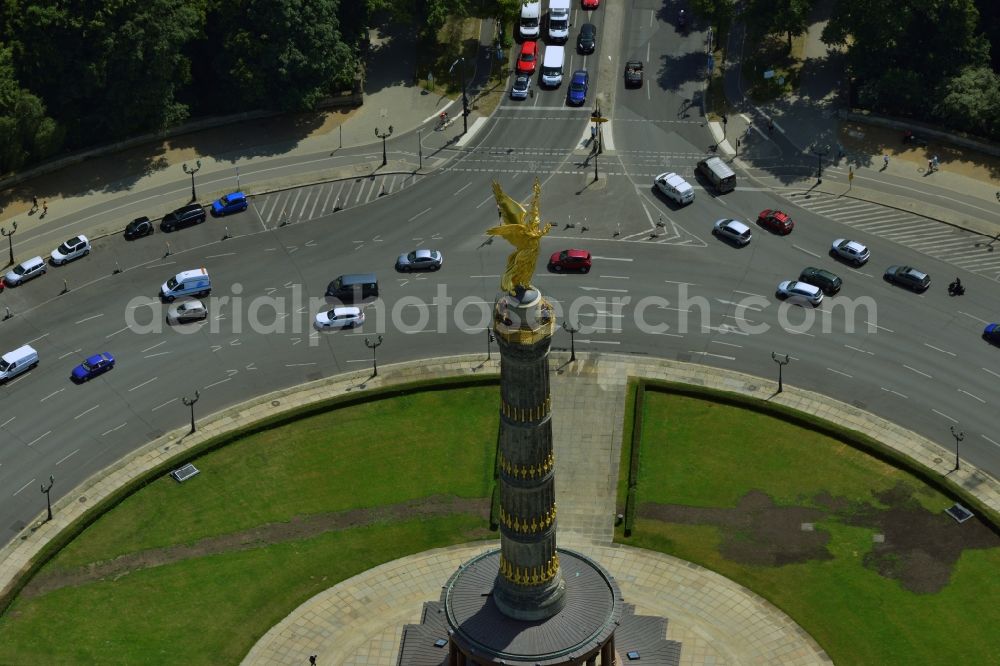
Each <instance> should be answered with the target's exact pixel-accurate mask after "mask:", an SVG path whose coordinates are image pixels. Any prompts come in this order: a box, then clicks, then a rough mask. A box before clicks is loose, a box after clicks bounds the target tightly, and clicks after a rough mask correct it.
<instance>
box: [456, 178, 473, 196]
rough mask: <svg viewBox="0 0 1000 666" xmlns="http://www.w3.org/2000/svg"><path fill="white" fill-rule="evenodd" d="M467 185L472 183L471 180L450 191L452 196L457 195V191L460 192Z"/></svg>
mask: <svg viewBox="0 0 1000 666" xmlns="http://www.w3.org/2000/svg"><path fill="white" fill-rule="evenodd" d="M469 185H472V181H471V180H470V181H469V182H468V183H466V184H465V185H462V187H460V188H458V189H457V190H455V191H454V192H452V193H451V196H453V197H456V196H458V193H459V192H461V191H462V190H464V189H465V188H467V187H468V186H469Z"/></svg>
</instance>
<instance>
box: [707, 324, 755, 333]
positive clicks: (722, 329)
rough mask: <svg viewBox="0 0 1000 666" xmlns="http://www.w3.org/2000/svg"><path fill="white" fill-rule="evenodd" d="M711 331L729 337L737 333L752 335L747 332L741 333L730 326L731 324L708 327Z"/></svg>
mask: <svg viewBox="0 0 1000 666" xmlns="http://www.w3.org/2000/svg"><path fill="white" fill-rule="evenodd" d="M706 328H707V329H708V330H710V331H716V332H718V333H722V334H723V335H729V334H730V333H735V334H736V335H750V333H748V332H747V331H741V330H740V329H738V328H735V327H733V326H730V325H729V324H722V325H720V326H706Z"/></svg>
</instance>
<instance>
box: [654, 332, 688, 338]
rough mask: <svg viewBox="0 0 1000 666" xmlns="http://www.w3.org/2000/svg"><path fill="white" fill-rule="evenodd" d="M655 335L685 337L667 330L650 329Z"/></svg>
mask: <svg viewBox="0 0 1000 666" xmlns="http://www.w3.org/2000/svg"><path fill="white" fill-rule="evenodd" d="M650 333H652V334H653V335H669V336H670V337H672V338H683V337H684V336H683V335H681V334H680V333H667V332H666V331H650Z"/></svg>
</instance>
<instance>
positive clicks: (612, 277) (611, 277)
mask: <svg viewBox="0 0 1000 666" xmlns="http://www.w3.org/2000/svg"><path fill="white" fill-rule="evenodd" d="M597 277H601V278H605V279H606V280H631V279H632V278H630V277H629V276H628V275H598V276H597Z"/></svg>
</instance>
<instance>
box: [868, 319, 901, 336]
mask: <svg viewBox="0 0 1000 666" xmlns="http://www.w3.org/2000/svg"><path fill="white" fill-rule="evenodd" d="M865 323H866V324H868V325H869V326H874V327H875V328H877V329H879V330H880V331H886V332H887V333H895V332H896V331H894V330H892V329H891V328H886V327H885V326H879V325H878V324H873V323H871V322H870V321H868V320H867V319H865Z"/></svg>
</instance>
